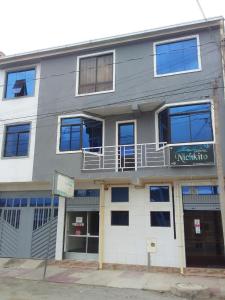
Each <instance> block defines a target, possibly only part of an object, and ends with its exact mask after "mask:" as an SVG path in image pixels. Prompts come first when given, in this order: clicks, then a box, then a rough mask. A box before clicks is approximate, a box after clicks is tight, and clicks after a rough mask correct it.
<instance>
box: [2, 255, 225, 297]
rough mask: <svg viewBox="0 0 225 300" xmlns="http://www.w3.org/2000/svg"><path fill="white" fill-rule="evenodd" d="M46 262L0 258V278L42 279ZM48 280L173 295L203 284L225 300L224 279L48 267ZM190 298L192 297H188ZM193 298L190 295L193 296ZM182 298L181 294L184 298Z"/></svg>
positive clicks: (212, 293)
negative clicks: (175, 289)
mask: <svg viewBox="0 0 225 300" xmlns="http://www.w3.org/2000/svg"><path fill="white" fill-rule="evenodd" d="M43 269H44V268H43V261H37V260H36V261H35V260H25V261H21V260H19V261H18V260H7V259H5V260H4V261H3V260H1V259H0V278H1V277H2V278H17V279H27V280H38V281H40V280H42V276H43ZM46 280H47V281H49V282H54V283H67V284H68V283H70V284H82V285H92V286H105V287H116V288H129V289H142V290H151V291H157V292H171V290H173V289H174V287H176V286H177V284H182V286H188V287H189V288H190V292H191V291H192V287H194V286H195V287H196V285H201V286H203V287H205V288H207V289H208V291H209V293H208V296H210V297H211V298H213V299H216V297H217V298H220V299H225V278H218V277H204V276H184V275H181V274H177V273H163V272H141V271H124V270H96V269H94V268H87V267H86V268H82V267H79V266H78V267H65V266H60V265H54V264H53V265H49V266H48V268H47V273H46ZM188 295H189V294H188ZM190 295H191V293H190ZM181 296H182V295H181Z"/></svg>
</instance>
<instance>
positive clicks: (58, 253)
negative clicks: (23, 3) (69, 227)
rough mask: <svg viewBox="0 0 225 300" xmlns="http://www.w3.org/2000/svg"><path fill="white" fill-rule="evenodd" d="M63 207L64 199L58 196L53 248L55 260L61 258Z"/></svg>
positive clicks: (63, 221)
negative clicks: (54, 245)
mask: <svg viewBox="0 0 225 300" xmlns="http://www.w3.org/2000/svg"><path fill="white" fill-rule="evenodd" d="M65 207H66V199H65V198H64V197H59V206H58V222H57V233H56V249H55V259H56V260H62V259H63V244H64V223H65Z"/></svg>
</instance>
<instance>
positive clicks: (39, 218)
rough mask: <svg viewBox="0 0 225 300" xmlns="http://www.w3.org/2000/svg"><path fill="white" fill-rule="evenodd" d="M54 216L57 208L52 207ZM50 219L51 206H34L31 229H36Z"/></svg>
mask: <svg viewBox="0 0 225 300" xmlns="http://www.w3.org/2000/svg"><path fill="white" fill-rule="evenodd" d="M53 213H54V216H53V217H54V218H55V217H57V215H58V209H57V208H54V211H53ZM50 219H51V208H35V210H34V220H33V230H36V229H38V228H40V227H42V226H43V225H45V224H46V223H48V222H49V221H50Z"/></svg>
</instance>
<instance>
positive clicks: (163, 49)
mask: <svg viewBox="0 0 225 300" xmlns="http://www.w3.org/2000/svg"><path fill="white" fill-rule="evenodd" d="M198 68H199V63H198V46H197V39H196V38H192V39H187V40H182V41H176V42H171V43H165V44H158V45H156V72H157V75H162V74H169V73H176V72H182V71H191V70H196V69H198Z"/></svg>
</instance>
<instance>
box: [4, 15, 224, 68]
mask: <svg viewBox="0 0 225 300" xmlns="http://www.w3.org/2000/svg"><path fill="white" fill-rule="evenodd" d="M223 20H224V18H223V17H222V16H219V17H213V18H208V19H207V20H205V19H201V20H196V21H191V22H185V23H179V24H174V25H170V26H165V27H159V28H153V29H150V30H144V31H138V32H132V33H128V34H122V35H116V36H111V37H106V38H100V39H94V40H89V41H84V42H79V43H74V44H68V45H62V46H57V47H51V48H45V49H40V50H34V51H30V52H24V53H18V54H13V55H5V56H2V57H0V65H3V64H8V63H13V62H20V61H21V62H23V61H24V62H25V61H28V60H31V59H38V58H44V57H51V56H56V55H63V54H69V53H72V52H77V51H82V50H88V49H93V50H94V49H95V48H99V47H101V46H110V45H116V44H122V43H128V42H132V41H135V40H142V39H146V38H151V37H155V36H160V35H165V34H173V33H179V32H183V31H188V30H192V29H201V28H203V29H204V28H206V27H209V26H220V25H221V21H223Z"/></svg>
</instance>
